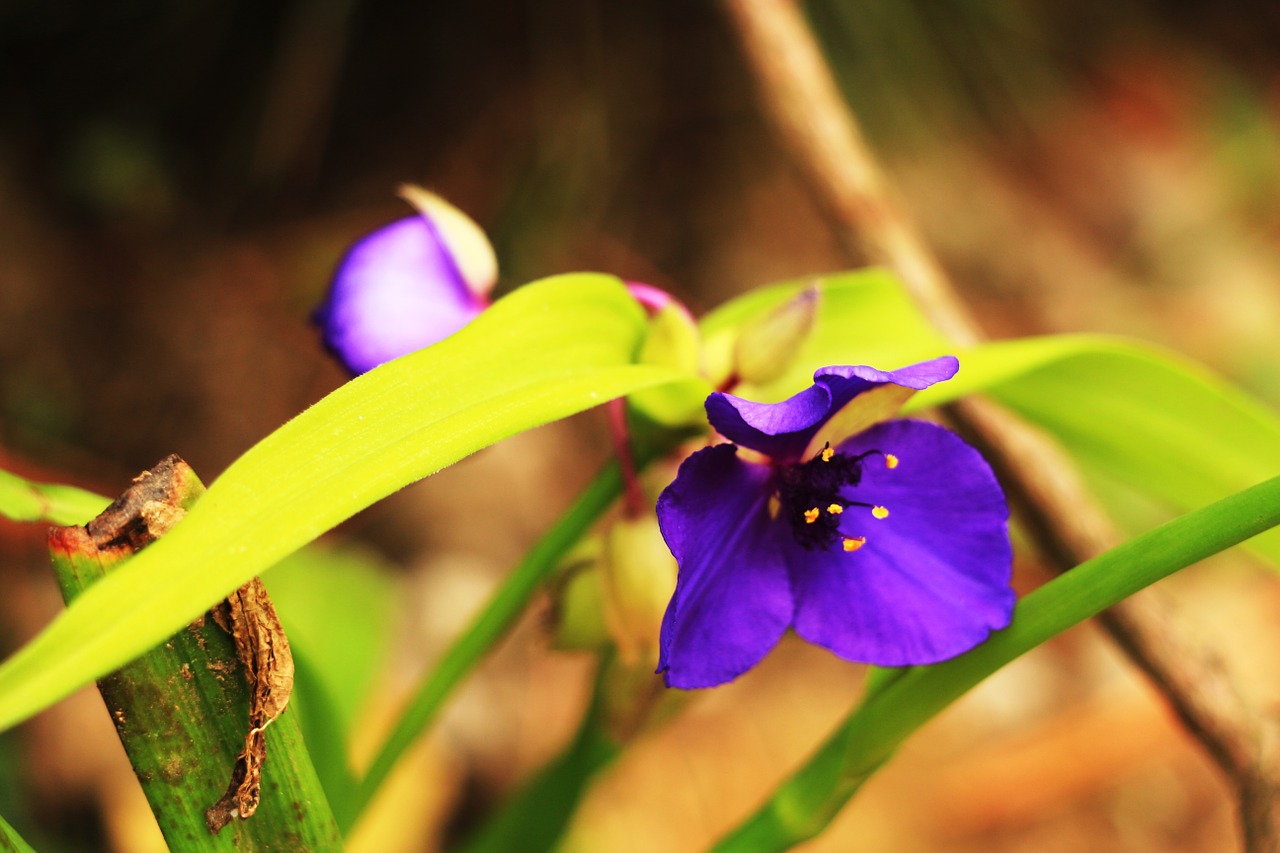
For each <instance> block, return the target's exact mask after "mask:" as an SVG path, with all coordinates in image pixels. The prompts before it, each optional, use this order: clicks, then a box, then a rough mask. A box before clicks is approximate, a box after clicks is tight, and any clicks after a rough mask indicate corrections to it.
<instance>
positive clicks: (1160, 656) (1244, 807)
mask: <svg viewBox="0 0 1280 853" xmlns="http://www.w3.org/2000/svg"><path fill="white" fill-rule="evenodd" d="M721 3H722V5H723V7H724V9H725V11H726V12H727V17H728V19H729V21H730V22H731V24H732V26H733V28H734V29H735V30H736V31H737V34H738V36H739V38H740V40H741V42H742V45H743V48H744V54H745V57H746V60H747V63H748V65H749V66H750V69H751V72H752V73H753V74H754V76H755V78H756V82H757V84H758V88H759V95H760V100H761V102H762V104H763V106H764V109H765V112H766V115H767V118H768V119H769V121H770V122H771V123H772V124H773V126H774V129H775V131H776V132H777V133H778V135H779V137H780V138H781V141H782V143H783V145H784V147H785V148H786V150H787V152H788V154H789V155H790V156H791V157H792V159H793V161H794V164H795V167H796V168H797V170H798V171H799V172H800V175H801V178H802V180H803V181H804V183H805V184H806V185H807V187H808V189H809V191H810V192H811V194H812V195H813V197H814V199H815V200H816V202H817V204H818V205H819V207H820V208H821V209H822V211H823V213H824V214H825V216H826V217H827V218H828V220H829V222H830V225H831V227H832V229H833V230H834V231H835V233H836V235H837V237H838V238H839V239H840V241H841V243H842V244H843V245H844V246H845V248H846V249H847V250H848V251H849V252H850V254H851V255H853V256H854V257H855V258H856V259H858V260H864V261H870V262H872V263H876V264H881V265H884V266H886V267H889V268H890V269H892V270H894V272H896V273H897V274H898V275H899V276H900V277H901V278H902V280H903V281H904V282H905V284H906V286H907V287H908V289H909V290H910V292H911V293H912V295H913V296H914V297H915V299H916V300H917V302H918V303H919V305H920V307H921V309H922V310H923V311H924V312H925V313H926V314H927V315H928V316H929V318H930V319H931V320H932V322H933V323H934V324H935V325H936V326H937V327H938V328H939V329H941V330H942V331H943V332H944V333H946V334H948V335H949V336H950V337H951V338H952V339H953V340H954V341H955V342H956V343H959V344H971V343H975V342H977V341H979V340H981V338H982V332H981V329H980V328H979V326H978V324H977V323H976V321H975V320H974V318H973V317H972V315H971V314H970V313H969V311H968V309H967V308H966V307H965V305H964V304H963V302H962V301H961V300H960V299H959V297H958V296H957V295H956V292H955V290H954V288H953V287H952V286H951V284H950V282H949V281H948V279H947V276H946V274H945V273H944V272H943V270H942V268H941V266H940V265H939V264H938V262H937V260H936V259H935V258H934V256H933V254H932V253H931V252H930V251H929V249H928V247H927V246H926V245H925V244H924V242H923V240H922V239H921V238H920V236H919V235H918V234H917V232H916V231H915V229H914V228H913V227H912V225H911V223H910V221H909V220H908V219H907V217H906V216H905V215H903V214H902V212H901V211H900V210H899V209H898V208H897V206H896V205H895V204H894V202H893V199H892V198H891V194H890V192H889V189H888V187H887V185H886V182H885V179H884V176H883V173H882V172H881V170H880V167H879V165H878V163H877V161H876V158H875V157H874V155H873V154H872V152H871V150H870V149H869V148H868V146H867V145H866V143H865V141H864V140H863V138H862V134H861V132H860V131H859V128H858V125H857V122H856V118H855V117H854V116H853V115H852V113H851V112H850V111H849V109H848V107H847V105H846V104H845V102H844V100H843V99H842V98H841V97H840V94H839V92H838V90H837V88H836V85H835V82H834V80H833V79H832V77H831V73H830V70H829V68H828V66H827V65H826V63H825V61H824V59H823V57H822V54H821V52H820V50H819V48H818V46H817V44H816V42H815V41H814V38H813V35H812V33H811V32H810V30H809V28H808V26H807V24H806V22H805V21H804V19H803V17H802V15H801V12H800V10H799V8H798V7H797V5H796V3H795V2H794V0H721ZM948 414H949V415H950V417H951V418H952V419H953V420H954V422H955V423H956V425H957V426H958V427H959V428H960V429H961V430H962V431H964V432H965V433H966V434H968V436H969V437H970V439H971V440H972V441H973V442H974V443H975V444H977V445H978V446H979V447H980V448H981V449H982V450H983V452H984V453H985V454H986V456H987V458H988V459H990V460H991V461H992V463H993V465H994V466H995V467H996V469H997V472H998V473H999V474H1000V477H1001V480H1002V482H1003V483H1004V484H1005V486H1006V487H1007V488H1008V489H1009V491H1010V492H1011V493H1012V496H1013V498H1014V500H1015V501H1016V502H1017V503H1018V505H1019V507H1020V508H1021V510H1022V513H1023V515H1024V518H1025V521H1026V522H1027V525H1028V527H1029V529H1030V530H1031V532H1032V533H1033V534H1034V535H1035V537H1036V539H1037V541H1038V543H1039V545H1040V546H1041V548H1042V549H1043V550H1044V552H1045V553H1046V554H1047V555H1048V556H1049V557H1050V559H1052V560H1053V561H1054V563H1055V565H1056V568H1057V569H1058V570H1060V571H1065V570H1067V569H1069V568H1071V567H1072V566H1075V565H1077V564H1079V563H1081V562H1083V561H1084V560H1087V559H1088V558H1090V557H1092V556H1095V555H1096V554H1099V553H1101V552H1102V551H1104V550H1106V549H1108V548H1109V547H1111V546H1112V545H1114V544H1116V543H1117V542H1119V540H1120V534H1119V532H1118V531H1117V530H1116V529H1115V527H1114V525H1113V524H1112V523H1111V521H1110V519H1108V518H1107V516H1106V515H1105V514H1104V513H1103V512H1102V510H1101V509H1100V508H1099V507H1098V506H1097V504H1096V502H1095V501H1094V500H1093V499H1092V498H1091V497H1090V496H1089V495H1088V493H1087V492H1086V490H1085V489H1084V487H1083V485H1082V483H1081V482H1080V478H1079V475H1078V473H1077V472H1076V471H1075V470H1074V468H1073V466H1072V464H1071V463H1070V462H1069V460H1068V459H1067V458H1066V456H1065V454H1063V452H1062V451H1061V449H1060V448H1058V447H1057V446H1056V445H1055V444H1053V443H1052V442H1051V441H1050V440H1048V439H1047V438H1046V437H1045V436H1043V435H1042V434H1040V433H1039V432H1037V431H1035V430H1032V429H1030V428H1029V427H1027V426H1026V425H1025V424H1023V423H1022V422H1021V421H1018V420H1016V419H1015V418H1013V417H1012V416H1011V415H1010V414H1009V413H1008V412H1006V411H1004V410H1003V409H1000V408H999V407H997V406H995V405H993V404H992V403H990V402H989V401H986V400H981V399H969V400H965V401H963V402H961V403H957V404H955V405H953V406H951V407H950V410H949V412H948ZM1100 621H1101V623H1102V625H1103V626H1104V627H1105V629H1106V630H1107V631H1108V633H1109V634H1110V635H1111V636H1112V638H1113V639H1114V640H1115V642H1116V643H1117V644H1118V645H1119V646H1120V647H1121V648H1122V649H1123V650H1124V651H1125V652H1126V654H1128V655H1129V657H1130V658H1131V659H1132V660H1133V662H1134V663H1135V664H1136V665H1137V666H1138V667H1139V668H1140V669H1142V670H1143V671H1144V672H1145V673H1147V675H1148V676H1149V677H1150V678H1151V680H1152V682H1153V683H1154V685H1155V686H1156V688H1157V689H1158V690H1160V692H1161V693H1162V694H1163V695H1164V696H1165V697H1166V699H1167V700H1168V702H1169V703H1170V705H1171V706H1172V707H1173V709H1174V710H1175V712H1176V713H1177V715H1178V717H1179V718H1180V719H1181V721H1182V723H1183V725H1184V726H1185V727H1186V729H1187V730H1188V731H1189V732H1190V733H1191V734H1192V735H1193V736H1194V737H1195V738H1196V739H1197V740H1198V741H1199V742H1200V743H1201V744H1202V745H1203V746H1204V748H1205V749H1206V750H1207V751H1208V753H1209V754H1210V756H1212V758H1213V759H1214V760H1215V761H1216V762H1217V763H1218V764H1219V765H1220V766H1221V767H1222V769H1223V770H1224V771H1225V773H1226V774H1227V776H1228V778H1229V779H1230V781H1231V784H1232V785H1233V786H1234V787H1235V789H1236V793H1237V798H1238V803H1239V809H1240V819H1241V824H1242V828H1243V836H1244V847H1245V849H1246V850H1247V851H1250V853H1263V851H1277V850H1280V834H1278V832H1277V827H1276V824H1275V815H1274V803H1275V801H1276V794H1277V792H1278V791H1280V781H1278V780H1277V778H1276V775H1275V773H1274V769H1273V766H1272V765H1271V763H1270V762H1269V761H1268V755H1267V754H1266V751H1265V750H1264V737H1263V726H1262V723H1261V722H1260V720H1259V718H1258V717H1257V716H1256V715H1255V714H1253V713H1252V712H1251V710H1250V709H1249V708H1248V707H1246V706H1245V704H1244V702H1243V701H1242V700H1241V699H1240V697H1239V694H1238V692H1237V691H1236V690H1235V689H1234V688H1233V687H1232V685H1231V684H1230V681H1229V679H1228V678H1227V676H1226V674H1225V672H1224V671H1223V668H1222V666H1221V664H1220V663H1219V662H1218V660H1217V659H1216V658H1215V657H1214V656H1213V655H1212V654H1211V653H1206V651H1205V650H1203V649H1200V648H1196V647H1193V646H1192V645H1191V644H1189V643H1187V642H1185V641H1184V640H1183V639H1182V638H1181V637H1180V635H1179V633H1178V631H1177V630H1176V629H1174V628H1173V627H1172V626H1171V620H1170V616H1169V613H1168V607H1167V606H1165V604H1164V600H1163V599H1162V598H1160V597H1158V596H1156V595H1154V594H1153V591H1151V590H1148V591H1147V592H1145V593H1144V594H1143V595H1142V596H1139V597H1137V598H1134V599H1130V600H1129V601H1126V602H1124V603H1122V604H1121V605H1118V606H1116V607H1115V608H1113V609H1112V610H1110V611H1108V612H1107V613H1106V614H1104V615H1103V616H1102V617H1101V619H1100Z"/></svg>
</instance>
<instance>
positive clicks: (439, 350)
mask: <svg viewBox="0 0 1280 853" xmlns="http://www.w3.org/2000/svg"><path fill="white" fill-rule="evenodd" d="M642 332H643V316H642V313H641V311H640V308H639V307H638V306H637V305H636V304H635V303H634V302H633V301H632V300H631V298H630V297H629V296H628V295H627V293H626V291H625V290H624V289H623V287H622V286H621V283H620V282H618V280H617V279H615V278H612V277H608V276H600V275H586V274H580V275H570V276H559V277H556V278H553V279H547V280H545V281H542V282H538V283H535V284H532V285H528V286H526V287H523V288H520V289H519V290H517V291H516V292H514V293H513V294H511V295H510V296H508V297H506V298H504V299H502V300H500V301H499V302H497V303H495V304H494V305H493V306H492V307H491V308H490V309H489V310H487V311H486V312H485V313H484V314H483V315H482V316H481V317H480V318H479V319H478V320H476V321H475V322H473V323H472V324H471V325H469V326H467V327H466V328H465V329H463V330H462V331H460V332H459V333H458V334H456V335H454V336H452V337H450V338H448V339H446V340H445V341H442V342H441V343H439V344H436V345H435V346H432V347H428V348H427V349H425V350H421V351H419V352H416V353H412V354H410V355H407V356H405V357H404V358H400V359H397V360H395V361H393V362H390V363H388V364H386V365H383V366H382V367H379V368H377V369H375V370H372V371H370V372H369V373H367V374H365V375H363V376H361V377H359V378H357V379H355V380H353V381H351V382H349V383H347V384H346V385H343V386H342V387H340V388H338V389H337V390H336V391H334V392H333V393H332V394H330V395H328V396H327V397H326V398H324V399H323V400H321V401H320V402H319V403H317V404H316V405H315V406H313V407H312V408H310V409H308V410H307V411H305V412H303V413H302V414H301V415H299V416H298V417H296V418H294V419H293V420H292V421H290V422H289V423H287V424H285V425H284V426H283V427H281V428H280V429H278V430H276V431H275V432H274V433H272V434H271V435H269V436H267V437H266V438H265V439H263V440H262V441H261V442H259V443H258V444H257V445H256V446H255V447H253V448H251V449H250V450H249V451H248V452H247V453H245V454H244V455H243V456H242V457H240V459H238V460H237V461H236V462H235V463H234V464H233V465H232V466H231V467H230V468H228V469H227V470H226V472H225V473H224V474H223V475H222V476H221V477H219V478H218V480H217V481H216V482H214V483H213V485H212V486H210V488H209V491H208V493H207V494H206V495H205V496H204V497H203V498H202V499H201V500H200V501H199V503H197V504H196V506H195V507H194V508H193V509H192V510H191V512H190V513H189V514H188V515H187V517H186V518H185V519H184V520H183V521H182V522H181V523H180V524H178V525H177V526H176V527H175V528H174V529H173V530H172V531H171V532H170V533H169V534H168V535H167V536H165V537H164V538H163V539H162V540H160V541H159V542H157V543H156V544H155V545H154V546H153V547H151V548H148V549H147V550H146V551H144V552H142V553H141V554H139V555H138V556H136V557H134V558H133V559H131V560H130V561H129V562H127V563H126V564H125V565H123V566H122V567H121V568H120V569H119V570H118V571H115V572H113V573H112V574H111V575H110V576H109V577H107V578H104V579H103V581H102V582H100V583H98V584H96V585H95V586H94V587H93V588H92V589H90V590H89V591H88V592H86V593H85V594H84V595H83V596H82V597H81V598H80V599H78V600H77V601H76V602H75V604H74V605H72V606H71V607H69V608H68V609H67V610H66V611H65V612H64V613H63V614H61V615H60V616H59V617H58V618H57V619H55V620H54V621H53V622H52V623H51V624H50V625H49V626H48V627H47V628H46V629H45V630H44V631H43V632H42V633H41V634H40V635H39V636H37V637H36V638H35V639H34V640H32V641H31V642H30V643H28V644H27V645H26V646H25V647H23V648H22V649H20V650H19V651H18V652H17V653H16V654H14V655H13V656H12V657H11V658H10V659H9V660H7V661H6V662H5V663H4V664H3V666H0V730H3V729H6V728H8V727H10V726H12V725H14V724H15V723H17V722H20V721H21V720H24V719H26V718H27V717H29V716H30V715H31V714H34V713H36V712H37V711H39V710H41V709H42V708H45V707H47V706H48V705H50V704H52V703H53V702H55V701H57V700H58V699H60V698H62V697H64V696H66V695H67V694H68V693H70V692H71V691H72V690H74V689H76V688H77V687H79V686H81V685H83V684H86V683H88V682H89V681H92V680H93V679H94V678H96V677H98V676H100V675H102V674H104V673H106V672H109V671H111V670H112V669H114V668H115V667H117V666H119V665H121V664H123V663H125V662H127V661H128V660H130V659H132V658H133V657H136V656H137V655H138V654H140V653H142V652H143V651H145V650H146V649H147V648H149V647H151V646H152V645H154V644H156V643H158V642H160V641H161V640H163V639H164V638H165V637H166V636H168V635H169V634H171V633H172V632H173V631H174V630H176V629H177V628H179V627H181V626H182V625H184V624H186V623H187V622H190V621H191V620H193V619H195V618H196V617H197V616H199V615H200V614H201V613H203V612H204V611H205V610H206V609H207V608H208V607H210V606H211V605H212V604H213V603H214V602H216V601H218V600H219V599H221V598H222V597H223V596H225V595H226V594H227V593H228V592H229V591H231V590H232V589H235V588H236V587H237V586H239V585H240V584H242V583H244V582H245V581H247V580H248V579H249V578H251V577H253V576H254V575H257V574H261V573H262V572H264V571H265V570H266V569H268V568H269V567H271V566H272V565H273V564H274V563H275V562H277V561H278V560H280V559H281V558H283V557H284V556H286V555H288V554H290V553H291V552H293V551H294V550H296V549H297V548H299V547H300V546H302V545H304V544H306V543H307V542H309V541H311V540H312V539H314V538H315V537H317V536H319V535H320V534H321V533H323V532H324V531H326V530H328V529H329V528H331V527H333V526H334V525H336V524H337V523H339V522H341V521H342V520H344V519H346V518H348V517H349V516H351V515H353V514H354V513H356V512H358V511H359V510H361V509H363V508H365V507H367V506H369V505H370V504H372V503H373V502H375V501H377V500H379V499H381V498H383V497H386V496H387V495H389V494H391V493H392V492H394V491H396V490H397V489H400V488H402V487H403V486H405V485H407V484H409V483H411V482H413V481H415V480H418V479H420V478H422V477H425V476H427V475H429V474H431V473H434V472H435V471H438V470H439V469H441V468H443V467H445V466H446V465H450V464H452V463H453V462H456V461H457V460H459V459H461V458H463V457H464V456H467V455H468V454H470V453H473V452H475V451H476V450H479V449H480V448H482V447H486V446H487V445H490V444H493V443H494V442H496V441H498V440H500V439H502V438H505V437H507V436H509V435H513V434H515V433H517V432H520V431H522V430H525V429H529V428H531V427H534V426H538V425H540V424H543V423H547V422H549V421H552V420H555V419H557V418H562V417H565V416H567V415H570V414H573V413H575V412H579V411H582V410H584V409H587V408H590V407H591V406H594V405H597V404H599V403H602V402H604V401H606V400H608V399H611V398H613V397H617V396H620V395H623V394H626V393H629V392H631V391H634V390H637V389H639V388H644V387H649V386H652V385H656V384H659V383H661V382H664V381H670V380H672V379H679V378H681V375H680V374H676V373H674V372H672V371H669V370H663V369H659V368H655V367H641V366H636V365H633V364H631V363H630V361H631V358H632V355H633V353H634V351H635V349H636V347H637V346H638V344H639V341H640V337H641V334H642Z"/></svg>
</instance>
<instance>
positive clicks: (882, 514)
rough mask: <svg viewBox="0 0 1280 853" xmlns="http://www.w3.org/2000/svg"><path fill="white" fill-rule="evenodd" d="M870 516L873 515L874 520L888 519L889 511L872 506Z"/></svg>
mask: <svg viewBox="0 0 1280 853" xmlns="http://www.w3.org/2000/svg"><path fill="white" fill-rule="evenodd" d="M871 514H872V515H874V516H875V517H876V518H888V517H889V510H887V509H885V508H884V507H882V506H873V507H872V508H871Z"/></svg>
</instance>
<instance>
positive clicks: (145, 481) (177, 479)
mask: <svg viewBox="0 0 1280 853" xmlns="http://www.w3.org/2000/svg"><path fill="white" fill-rule="evenodd" d="M192 476H194V474H193V473H192V472H191V469H190V467H188V466H187V463H186V462H183V461H182V459H181V457H179V456H178V455H177V454H173V453H171V454H169V455H168V456H166V457H165V458H164V459H162V460H160V462H159V463H157V464H156V466H155V467H154V468H152V469H150V470H148V471H143V472H142V473H141V474H139V475H138V476H136V477H134V478H133V485H132V486H130V487H129V488H128V489H126V490H125V492H124V494H122V495H120V497H118V498H116V499H115V500H114V501H112V502H111V506H109V507H107V508H106V509H104V510H103V511H102V512H101V513H99V514H98V517H97V518H95V519H93V520H92V521H90V522H89V523H88V524H86V525H85V529H86V530H87V531H88V532H89V538H90V539H91V540H92V541H93V544H94V547H95V548H96V549H97V550H98V551H99V552H100V553H103V552H118V553H119V554H120V556H126V555H128V554H133V553H136V552H137V551H140V550H142V549H143V548H144V547H146V546H147V545H150V544H151V543H152V542H154V541H156V540H157V539H159V538H160V537H161V536H162V535H164V534H165V533H168V532H169V530H170V528H172V527H173V525H175V524H177V523H178V521H179V520H181V518H182V516H183V515H185V514H186V511H185V510H184V509H183V508H182V499H181V497H180V494H181V491H182V488H183V484H184V482H185V481H186V480H187V479H188V478H189V477H192Z"/></svg>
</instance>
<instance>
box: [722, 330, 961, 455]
mask: <svg viewBox="0 0 1280 853" xmlns="http://www.w3.org/2000/svg"><path fill="white" fill-rule="evenodd" d="M959 366H960V363H959V362H958V361H957V360H956V358H955V356H950V355H947V356H942V357H941V358H935V359H932V360H930V361H924V362H921V363H919V364H913V365H910V366H908V367H904V368H902V369H900V370H887V371H886V370H877V369H875V368H874V367H867V366H865V365H854V366H849V367H823V368H821V369H819V370H817V371H816V372H815V373H814V374H813V381H814V384H813V385H811V386H809V387H808V388H806V389H805V390H803V391H801V392H800V393H798V394H796V395H795V396H793V397H790V398H789V399H787V400H783V401H782V402H780V403H756V402H752V401H751V400H744V399H742V398H741V397H735V396H734V395H732V394H725V393H722V392H716V393H714V394H712V395H711V396H709V397H707V404H706V405H707V419H708V420H709V421H710V422H711V426H713V427H715V429H716V431H717V432H719V433H720V434H721V435H723V436H724V437H725V438H727V439H729V441H732V442H733V443H734V444H739V445H741V446H743V447H749V448H751V449H752V450H758V451H760V452H761V453H764V454H766V455H768V456H770V457H772V458H774V459H777V460H780V461H794V460H796V459H798V458H799V456H800V454H801V453H802V452H803V451H804V449H805V447H806V446H807V445H808V444H809V440H810V439H811V438H813V436H814V435H815V434H816V433H817V432H818V430H819V429H821V428H822V425H823V424H824V423H826V422H827V420H829V419H830V418H831V417H832V416H833V415H834V414H836V412H838V411H840V410H841V409H842V408H844V407H845V406H846V405H849V404H850V403H851V401H853V400H854V398H856V397H857V396H858V395H859V394H861V393H863V392H864V391H868V390H870V389H872V388H874V387H876V386H877V385H885V384H893V385H900V386H902V387H904V388H912V389H914V390H917V391H918V390H922V389H924V388H928V387H929V386H930V385H933V384H934V383H936V382H941V381H943V380H946V379H950V378H951V377H952V376H954V375H955V374H956V371H957V370H958V369H959ZM855 405H856V404H855Z"/></svg>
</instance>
